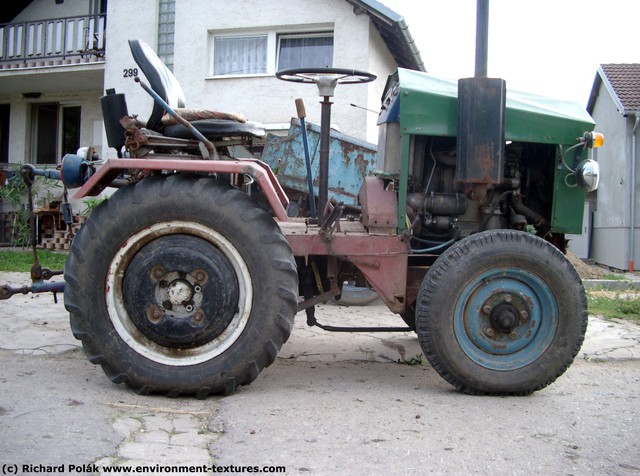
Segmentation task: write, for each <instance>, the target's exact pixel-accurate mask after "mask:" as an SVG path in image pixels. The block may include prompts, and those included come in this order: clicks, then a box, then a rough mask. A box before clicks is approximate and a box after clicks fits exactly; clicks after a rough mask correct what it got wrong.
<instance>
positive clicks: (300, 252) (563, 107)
mask: <svg viewBox="0 0 640 476" xmlns="http://www.w3.org/2000/svg"><path fill="white" fill-rule="evenodd" d="M129 45H130V47H131V52H132V55H133V57H134V59H135V61H136V63H137V64H138V65H139V67H140V69H141V71H142V72H143V73H144V76H145V77H146V79H147V81H148V82H149V84H148V85H147V84H146V82H145V81H143V80H141V79H140V78H136V81H137V82H139V83H140V85H141V86H142V87H143V88H145V90H146V91H147V92H148V93H149V94H150V95H151V96H152V97H153V100H154V108H153V111H152V113H151V116H150V117H149V119H148V120H147V121H146V123H141V122H139V121H137V120H136V119H134V118H133V117H131V116H130V115H129V112H128V110H127V105H126V98H125V97H124V94H118V93H116V92H115V91H108V92H107V94H106V95H105V96H104V97H103V98H101V101H102V107H103V114H104V122H105V128H106V131H107V138H108V142H109V146H110V147H113V148H115V149H116V151H117V158H110V159H105V160H103V159H101V158H99V157H97V156H96V155H95V153H94V151H92V150H91V149H84V151H83V152H82V153H79V154H68V155H66V156H65V157H64V159H63V161H62V164H61V169H60V171H42V170H38V169H35V168H33V167H31V166H25V167H24V168H23V171H22V173H23V176H24V178H25V180H27V181H29V180H33V178H34V177H35V176H37V175H46V176H49V177H54V178H60V179H61V180H62V181H63V182H64V184H65V186H66V187H67V188H77V189H78V190H77V192H76V194H75V198H78V199H79V198H83V197H88V196H96V195H98V194H100V193H101V192H103V191H104V190H105V189H107V188H108V187H111V188H115V189H116V191H115V192H114V193H113V194H112V195H111V196H110V197H109V199H108V200H106V201H104V202H103V203H101V204H100V205H99V206H98V207H97V208H96V209H95V210H94V211H93V212H92V213H91V215H90V217H89V218H88V220H87V222H86V223H85V224H84V225H83V226H82V227H81V228H80V230H79V232H78V233H77V235H76V236H75V238H74V240H73V243H72V246H71V250H70V252H69V257H68V260H67V263H66V266H65V269H64V283H63V285H64V286H63V287H64V303H65V306H66V309H67V310H68V311H69V313H70V322H71V329H72V331H73V334H74V336H75V337H76V338H77V339H79V340H81V341H82V345H83V347H84V351H85V353H86V355H87V357H88V358H89V360H90V361H91V362H92V363H94V364H100V365H101V366H102V368H103V370H104V372H105V373H106V375H107V376H108V377H109V378H110V379H111V380H112V381H113V382H115V383H125V384H127V385H128V386H130V387H131V388H133V389H134V390H135V391H136V392H138V393H141V394H149V393H161V394H164V395H167V396H177V395H185V394H186V395H194V396H196V397H198V398H204V397H206V396H207V395H210V394H224V395H228V394H231V393H233V392H234V390H235V389H236V388H237V387H238V386H241V385H247V384H249V383H251V382H252V381H253V380H254V379H255V378H256V377H257V376H258V374H259V373H260V371H261V370H262V369H264V368H265V367H267V366H268V365H270V364H272V363H273V362H274V361H275V360H276V357H277V355H278V352H279V350H280V348H281V347H282V345H283V344H284V343H285V341H286V340H287V338H288V337H289V335H290V333H291V330H292V325H293V319H294V316H295V315H296V314H297V313H298V312H302V311H305V313H306V318H307V323H308V324H309V325H314V326H319V327H321V328H323V329H325V330H327V331H337V332H358V331H366V332H375V331H383V332H393V331H397V332H408V331H412V332H413V331H415V333H416V334H417V337H418V339H419V341H420V345H421V347H422V350H423V352H424V354H425V356H426V357H427V359H428V361H429V362H430V364H431V365H432V366H433V368H434V369H435V370H436V371H437V372H438V373H439V374H440V375H441V376H442V377H443V378H445V379H446V380H447V381H448V382H450V383H451V384H452V385H453V386H454V387H456V388H457V389H459V390H460V391H462V392H466V393H469V394H492V395H527V394H530V393H532V392H534V391H536V390H539V389H542V388H544V387H545V386H547V385H549V384H550V383H552V382H553V381H554V380H555V379H556V378H557V377H559V376H560V375H561V374H562V373H563V372H564V371H565V370H566V369H567V368H568V367H569V365H570V364H571V363H572V361H573V359H574V357H575V356H576V354H577V353H578V351H579V349H580V346H581V344H582V342H583V339H584V335H585V331H586V327H587V317H588V316H587V300H586V297H585V292H584V289H583V286H582V282H581V280H580V277H579V276H578V274H577V273H576V271H575V269H574V268H573V266H572V265H571V263H570V262H569V260H568V259H567V258H566V256H565V252H566V246H567V241H566V238H565V234H568V233H579V232H580V229H581V226H582V223H581V221H582V216H583V214H582V207H583V204H584V197H585V191H591V190H593V189H595V188H596V187H597V182H598V175H599V169H598V164H597V162H595V161H594V160H592V159H591V158H589V157H587V155H588V150H589V149H590V148H592V147H596V146H598V145H600V144H601V142H602V140H603V139H602V137H601V136H600V135H599V134H597V133H595V132H593V129H594V124H593V121H592V120H591V118H590V117H589V116H588V114H587V113H586V112H585V111H584V110H581V109H580V108H579V107H577V106H575V105H572V104H569V103H565V102H559V101H552V100H547V99H544V98H541V97H538V96H532V95H527V94H523V93H515V92H511V91H509V92H507V90H506V86H505V82H504V81H503V80H502V79H494V78H487V77H486V74H476V77H475V78H469V79H463V80H460V81H458V82H457V83H456V82H452V81H447V80H443V79H440V78H437V77H434V76H431V75H428V74H426V73H422V72H416V71H410V70H405V69H398V70H397V72H395V73H394V74H392V75H391V76H390V77H389V78H388V79H387V80H386V86H385V90H384V95H383V97H382V100H381V108H380V114H379V119H378V125H379V145H378V153H377V156H376V157H377V159H376V160H377V162H376V163H375V164H374V168H375V172H374V173H373V174H372V175H366V176H363V177H362V183H361V187H360V189H359V192H358V194H357V203H356V204H355V205H348V206H347V205H345V203H343V202H342V201H339V200H334V199H332V197H331V196H330V193H331V190H332V187H331V186H330V183H331V171H332V160H333V157H332V156H330V155H329V141H330V134H329V125H330V114H331V98H332V97H333V96H334V91H335V89H336V87H337V86H338V85H340V84H343V83H360V82H367V81H372V80H374V79H375V76H373V75H372V74H370V73H367V72H363V71H354V70H344V69H333V68H322V69H309V68H307V69H296V70H286V71H280V72H278V73H277V76H278V77H279V78H280V79H282V80H287V81H294V82H298V83H300V84H301V86H300V87H307V86H305V84H307V83H309V84H315V85H317V87H318V91H319V95H320V97H321V98H323V99H322V101H321V104H322V124H321V137H320V159H319V160H320V164H319V171H320V172H319V177H315V178H313V180H311V179H312V177H310V176H308V175H307V176H306V177H305V178H306V179H308V182H314V183H316V184H317V186H318V193H317V206H316V193H315V191H314V190H315V189H314V187H313V185H314V184H313V183H309V186H310V188H309V189H308V192H309V193H308V200H309V202H310V203H311V204H312V205H313V206H312V208H313V213H308V214H307V216H303V217H290V216H288V213H287V208H288V205H289V198H288V196H287V194H286V193H285V191H284V189H283V187H282V186H281V185H280V182H279V180H278V178H277V177H276V175H275V174H274V172H273V170H272V168H271V167H270V166H269V165H268V164H266V163H265V162H263V161H261V160H258V159H255V158H252V157H250V156H249V155H248V154H245V152H246V150H247V149H246V147H243V145H247V144H250V143H251V142H252V141H253V140H255V139H257V138H262V137H263V136H264V133H265V132H264V129H263V128H262V127H261V126H260V124H257V123H253V122H250V121H246V120H245V119H244V118H243V117H240V116H238V115H235V114H226V113H220V112H215V111H202V110H199V111H196V110H191V109H187V108H186V107H185V100H184V93H183V91H182V89H181V87H180V85H179V83H178V81H177V79H176V78H175V77H174V76H173V74H172V73H171V72H170V71H169V70H168V69H167V68H166V67H165V66H164V64H163V63H162V62H161V61H160V60H159V59H158V57H157V56H156V54H155V53H154V52H153V50H152V49H151V48H150V47H149V46H148V45H146V44H145V43H144V42H142V41H139V40H130V41H129ZM301 117H304V115H303V114H302V115H301ZM303 129H306V127H304V128H303ZM303 175H304V173H303ZM303 183H304V182H303ZM303 190H304V188H303ZM46 271H47V272H44V273H43V272H40V273H36V276H35V277H34V281H35V282H34V286H33V287H30V288H29V289H28V290H29V291H51V290H53V291H60V290H61V289H62V287H61V286H60V285H59V284H57V285H56V286H54V285H53V284H54V283H45V282H44V281H46V279H47V278H48V277H50V275H51V274H52V273H51V272H49V271H48V270H46ZM36 278H37V279H36ZM346 282H358V283H364V284H363V285H366V286H367V287H369V288H371V289H372V290H374V291H375V292H376V293H377V294H378V296H379V297H380V298H381V300H382V301H383V302H384V303H385V304H386V306H387V307H388V308H389V309H390V310H391V311H392V312H393V313H395V314H397V315H398V316H399V318H401V320H402V321H404V322H402V321H400V320H399V324H400V325H399V326H398V327H373V328H371V327H355V328H351V327H336V326H330V325H325V324H322V323H321V322H320V321H319V320H318V317H319V316H316V312H315V310H316V308H315V306H316V305H317V304H319V303H323V302H326V301H328V300H330V299H338V300H339V298H340V296H341V293H342V288H343V285H344V283H346ZM26 291H27V290H23V289H13V288H10V287H7V286H5V287H3V288H2V289H1V290H0V297H3V298H6V297H9V296H10V295H11V294H13V293H15V292H26Z"/></svg>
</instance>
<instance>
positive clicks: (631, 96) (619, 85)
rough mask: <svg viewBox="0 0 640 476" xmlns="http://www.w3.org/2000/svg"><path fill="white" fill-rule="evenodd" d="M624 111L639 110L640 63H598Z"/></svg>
mask: <svg viewBox="0 0 640 476" xmlns="http://www.w3.org/2000/svg"><path fill="white" fill-rule="evenodd" d="M600 67H601V68H602V71H603V72H604V74H605V76H606V80H607V81H608V82H609V84H610V85H611V87H612V88H613V91H614V92H615V94H616V96H618V99H619V100H620V102H621V103H622V106H623V107H624V109H625V111H640V64H639V63H627V64H603V65H600Z"/></svg>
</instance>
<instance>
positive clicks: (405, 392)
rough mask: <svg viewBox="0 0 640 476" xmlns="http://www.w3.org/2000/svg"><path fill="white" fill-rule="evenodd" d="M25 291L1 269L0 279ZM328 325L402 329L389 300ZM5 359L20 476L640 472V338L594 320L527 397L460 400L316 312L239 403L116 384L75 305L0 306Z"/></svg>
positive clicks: (417, 366) (331, 311)
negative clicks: (146, 393)
mask: <svg viewBox="0 0 640 476" xmlns="http://www.w3.org/2000/svg"><path fill="white" fill-rule="evenodd" d="M25 280H26V281H28V276H26V275H18V274H16V275H14V274H12V273H0V282H11V283H12V284H14V285H18V284H22V281H25ZM59 298H60V301H61V300H62V299H61V297H59ZM317 317H318V319H319V320H320V321H321V322H322V323H324V324H331V325H353V324H354V323H357V324H360V325H393V326H398V325H402V322H401V321H400V320H399V318H398V317H397V316H394V315H392V314H391V313H389V312H388V311H387V310H386V309H385V308H384V307H383V305H381V304H378V303H375V304H373V305H370V306H366V307H341V306H335V305H327V306H319V309H318V312H317ZM0 358H2V362H3V365H2V366H1V367H0V455H2V456H0V464H16V465H17V467H18V469H19V470H21V469H22V465H28V464H44V465H52V466H53V465H67V467H66V468H67V469H69V465H70V464H74V465H77V466H81V465H95V467H98V468H103V467H113V466H117V465H133V466H140V467H142V466H146V467H150V468H153V467H154V466H156V465H191V466H199V465H204V466H210V465H213V464H216V465H222V466H225V465H234V466H242V465H244V466H247V465H258V466H260V467H262V466H269V465H280V466H285V467H286V472H285V473H284V474H315V475H324V474H353V475H360V474H362V475H364V474H379V473H381V472H384V473H396V474H424V473H425V472H429V473H448V474H463V473H470V472H473V473H477V474H525V473H526V474H545V475H546V474H638V473H640V444H639V443H638V440H637V434H638V433H639V430H640V400H639V399H638V394H639V393H640V326H637V325H634V324H632V323H629V322H625V321H604V320H602V319H598V318H596V317H591V318H590V320H589V329H588V332H587V338H586V341H585V343H584V345H583V347H582V350H581V352H580V354H579V356H578V357H577V358H576V361H575V362H574V364H573V365H572V367H571V368H570V369H569V370H568V371H567V373H566V374H565V375H564V376H562V377H560V378H559V379H558V381H557V382H555V383H554V384H552V385H551V386H549V387H548V388H546V389H544V390H542V391H539V392H536V393H535V394H534V395H532V396H530V397H514V398H504V397H470V396H467V395H463V394H460V393H457V392H455V391H454V390H453V389H452V388H451V387H450V386H449V384H447V383H446V382H445V381H444V380H442V379H441V378H440V377H439V376H438V375H437V374H436V372H435V371H434V370H433V369H431V367H430V366H429V365H428V364H426V363H425V360H424V357H422V353H421V350H420V347H419V344H418V341H417V339H416V337H415V335H414V334H412V333H406V334H402V333H400V334H389V333H382V334H374V333H362V334H343V333H328V332H324V331H322V330H319V329H316V328H309V327H307V326H306V324H305V316H304V313H301V314H299V315H298V316H297V320H296V324H295V327H294V330H293V333H292V336H291V338H290V340H289V342H287V343H286V344H285V346H284V347H283V349H282V350H281V352H280V354H279V357H278V359H277V361H276V363H275V364H274V365H273V366H272V367H270V368H268V369H266V370H265V371H264V372H263V373H262V374H261V375H260V376H259V377H258V379H257V380H256V381H255V382H254V383H253V384H252V385H250V386H247V387H242V388H241V389H239V390H238V391H237V392H236V394H234V395H233V396H231V397H224V398H223V397H211V398H208V399H206V400H195V399H192V398H178V399H167V398H164V397H157V396H150V397H141V396H138V395H136V394H134V393H133V392H132V391H130V390H129V389H127V388H126V387H123V386H117V385H114V384H112V383H111V382H110V381H109V380H108V379H107V377H106V376H104V374H103V373H102V371H101V369H100V368H99V367H97V366H94V365H91V364H90V363H89V362H88V361H87V360H86V358H85V356H84V354H83V352H82V350H81V348H80V346H79V342H78V341H76V340H75V339H74V338H73V336H72V334H71V331H70V330H69V323H68V315H67V313H66V311H65V310H64V306H63V304H62V302H59V303H57V304H54V303H53V300H52V298H51V296H50V295H31V296H22V295H20V296H14V297H13V298H12V299H10V300H7V301H0ZM87 468H88V469H91V466H88V467H87ZM18 474H21V473H18ZM22 474H27V473H22ZM73 474H84V473H83V472H78V471H73ZM86 474H92V473H90V472H89V471H86ZM93 474H95V473H93ZM101 474H106V473H105V472H104V471H101Z"/></svg>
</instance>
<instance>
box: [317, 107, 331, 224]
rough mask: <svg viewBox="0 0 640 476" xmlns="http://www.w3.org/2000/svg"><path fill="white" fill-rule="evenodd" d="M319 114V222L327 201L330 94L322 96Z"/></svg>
mask: <svg viewBox="0 0 640 476" xmlns="http://www.w3.org/2000/svg"><path fill="white" fill-rule="evenodd" d="M320 104H321V105H322V110H321V116H320V174H319V178H318V210H319V213H320V220H319V222H320V223H319V224H320V225H322V221H323V220H324V211H325V208H326V206H327V202H328V201H329V140H330V134H331V104H332V103H331V101H330V96H324V100H322V101H320Z"/></svg>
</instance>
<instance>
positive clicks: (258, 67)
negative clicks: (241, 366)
mask: <svg viewBox="0 0 640 476" xmlns="http://www.w3.org/2000/svg"><path fill="white" fill-rule="evenodd" d="M267 43H268V38H267V35H258V36H222V37H218V38H216V39H215V41H214V65H213V73H214V74H215V75H221V76H222V75H231V74H266V73H267V46H268V45H267Z"/></svg>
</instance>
